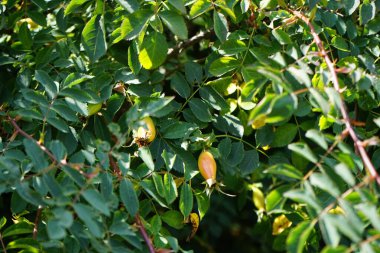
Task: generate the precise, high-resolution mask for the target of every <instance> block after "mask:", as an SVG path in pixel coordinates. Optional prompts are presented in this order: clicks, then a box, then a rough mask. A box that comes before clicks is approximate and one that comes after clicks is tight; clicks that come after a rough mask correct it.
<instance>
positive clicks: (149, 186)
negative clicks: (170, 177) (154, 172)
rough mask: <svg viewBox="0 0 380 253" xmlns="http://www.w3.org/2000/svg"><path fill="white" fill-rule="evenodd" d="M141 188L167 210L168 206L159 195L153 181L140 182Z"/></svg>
mask: <svg viewBox="0 0 380 253" xmlns="http://www.w3.org/2000/svg"><path fill="white" fill-rule="evenodd" d="M140 186H141V187H142V188H143V189H144V191H145V192H147V193H148V194H149V195H150V196H151V197H152V198H153V199H154V200H155V201H157V203H158V204H159V205H160V206H162V207H165V208H168V206H167V205H166V204H165V200H164V199H163V198H161V196H160V195H159V194H158V193H157V191H156V188H155V186H154V184H153V182H152V181H151V180H147V179H145V180H143V181H141V182H140Z"/></svg>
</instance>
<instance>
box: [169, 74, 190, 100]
mask: <svg viewBox="0 0 380 253" xmlns="http://www.w3.org/2000/svg"><path fill="white" fill-rule="evenodd" d="M170 88H171V89H172V90H174V91H175V92H177V93H178V95H180V96H181V97H183V98H188V97H189V96H190V92H191V90H190V86H189V84H188V83H187V81H186V79H185V77H184V76H183V75H182V74H181V73H179V72H176V73H174V75H173V77H172V78H171V79H170Z"/></svg>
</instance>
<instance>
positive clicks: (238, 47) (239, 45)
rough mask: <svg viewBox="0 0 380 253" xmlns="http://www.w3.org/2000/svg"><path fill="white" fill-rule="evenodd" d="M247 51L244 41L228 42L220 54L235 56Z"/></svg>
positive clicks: (222, 47) (220, 48)
mask: <svg viewBox="0 0 380 253" xmlns="http://www.w3.org/2000/svg"><path fill="white" fill-rule="evenodd" d="M246 50H247V46H246V45H245V43H244V41H241V40H232V39H231V40H230V39H229V40H226V41H225V42H224V43H223V44H222V45H221V46H220V47H219V50H218V51H219V53H220V54H222V55H234V54H238V53H241V52H244V51H246Z"/></svg>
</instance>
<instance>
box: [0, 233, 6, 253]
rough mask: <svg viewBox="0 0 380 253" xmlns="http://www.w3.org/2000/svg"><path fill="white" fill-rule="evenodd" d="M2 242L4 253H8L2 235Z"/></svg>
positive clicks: (0, 240) (0, 239)
mask: <svg viewBox="0 0 380 253" xmlns="http://www.w3.org/2000/svg"><path fill="white" fill-rule="evenodd" d="M0 242H1V247H3V252H4V253H7V248H6V247H5V244H4V241H3V235H2V234H1V233H0Z"/></svg>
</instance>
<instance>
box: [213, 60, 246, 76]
mask: <svg viewBox="0 0 380 253" xmlns="http://www.w3.org/2000/svg"><path fill="white" fill-rule="evenodd" d="M240 64H241V63H240V62H239V61H238V60H236V59H235V58H233V57H230V56H224V57H221V58H219V59H217V60H215V61H213V62H212V63H211V65H210V69H209V72H210V73H211V74H212V75H214V76H221V75H223V74H225V73H227V72H229V71H232V70H234V69H236V68H238V67H239V66H240Z"/></svg>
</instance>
